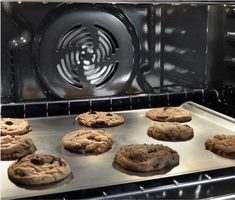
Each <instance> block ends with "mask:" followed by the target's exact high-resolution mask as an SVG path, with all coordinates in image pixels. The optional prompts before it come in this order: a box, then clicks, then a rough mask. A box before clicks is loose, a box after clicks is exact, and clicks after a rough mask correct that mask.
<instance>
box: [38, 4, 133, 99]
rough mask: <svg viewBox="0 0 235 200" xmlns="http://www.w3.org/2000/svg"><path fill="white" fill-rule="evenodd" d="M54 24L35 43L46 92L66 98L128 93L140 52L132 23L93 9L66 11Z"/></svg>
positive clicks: (82, 7)
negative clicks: (131, 27) (136, 44)
mask: <svg viewBox="0 0 235 200" xmlns="http://www.w3.org/2000/svg"><path fill="white" fill-rule="evenodd" d="M52 19H53V20H51V21H49V22H47V23H46V24H45V23H44V27H45V28H44V29H43V31H41V33H40V34H39V36H40V38H39V39H37V40H36V41H37V42H38V45H37V50H36V54H37V59H36V60H37V71H38V75H39V78H40V80H41V83H42V84H43V86H45V89H46V90H47V91H49V92H50V93H52V94H54V95H56V96H58V97H62V98H76V97H81V96H82V97H83V96H110V95H115V94H120V93H122V92H125V90H126V89H127V87H128V86H129V84H130V83H131V81H132V80H133V77H134V73H135V69H134V68H135V59H136V56H135V51H137V47H135V45H133V43H135V42H136V41H135V36H136V35H135V33H134V32H133V31H132V29H130V28H128V27H130V25H129V24H127V23H129V21H128V20H127V19H126V18H125V17H124V16H122V18H121V17H118V15H114V14H112V13H111V12H110V11H109V10H104V9H101V8H98V7H91V6H89V7H88V6H80V7H79V8H70V9H66V12H63V14H60V15H59V16H58V15H57V16H56V17H52ZM128 25H129V26H128Z"/></svg>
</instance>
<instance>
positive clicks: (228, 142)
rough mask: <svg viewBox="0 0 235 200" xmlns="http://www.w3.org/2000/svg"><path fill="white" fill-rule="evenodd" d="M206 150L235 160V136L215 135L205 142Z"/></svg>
mask: <svg viewBox="0 0 235 200" xmlns="http://www.w3.org/2000/svg"><path fill="white" fill-rule="evenodd" d="M205 148H206V149H207V150H210V151H211V152H213V153H216V154H218V155H221V156H225V157H231V158H235V135H223V134H222V135H215V136H214V138H213V139H208V140H207V141H206V142H205Z"/></svg>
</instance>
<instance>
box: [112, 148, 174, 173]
mask: <svg viewBox="0 0 235 200" xmlns="http://www.w3.org/2000/svg"><path fill="white" fill-rule="evenodd" d="M114 160H115V161H116V162H117V163H118V164H119V165H120V166H121V167H123V168H125V169H128V170H133V171H141V172H149V171H158V170H162V169H164V168H167V167H174V166H176V165H178V164H179V154H178V153H177V152H176V151H174V150H173V149H171V148H169V147H167V146H164V145H160V144H131V145H126V146H123V147H121V148H120V149H119V150H118V151H117V153H116V155H115V158H114Z"/></svg>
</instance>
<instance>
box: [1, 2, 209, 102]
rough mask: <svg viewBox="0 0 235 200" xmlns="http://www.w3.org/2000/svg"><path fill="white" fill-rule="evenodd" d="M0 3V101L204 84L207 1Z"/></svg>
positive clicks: (170, 89)
mask: <svg viewBox="0 0 235 200" xmlns="http://www.w3.org/2000/svg"><path fill="white" fill-rule="evenodd" d="M1 8H2V11H3V12H2V30H1V31H2V38H1V40H2V54H1V56H2V58H3V59H2V63H1V64H2V74H1V76H2V77H1V83H2V96H1V98H2V102H4V103H9V102H22V101H23V102H26V101H40V100H41V101H45V100H60V99H80V98H86V97H102V96H116V95H128V94H138V93H161V92H180V91H185V90H186V91H188V90H189V91H190V90H194V89H206V88H207V83H208V81H209V80H208V77H209V76H207V74H206V73H210V71H209V72H208V69H207V53H206V52H207V16H208V6H207V5H178V6H176V5H157V6H154V5H129V4H119V5H109V4H102V5H100V4H95V5H90V4H58V3H47V4H43V3H21V4H18V3H5V2H4V3H2V7H1ZM212 67H213V66H212ZM212 85H213V84H212Z"/></svg>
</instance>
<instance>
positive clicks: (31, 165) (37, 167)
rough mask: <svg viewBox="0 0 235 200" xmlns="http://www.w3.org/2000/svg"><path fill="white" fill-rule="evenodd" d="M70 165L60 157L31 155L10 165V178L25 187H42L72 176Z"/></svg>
mask: <svg viewBox="0 0 235 200" xmlns="http://www.w3.org/2000/svg"><path fill="white" fill-rule="evenodd" d="M70 171H71V170H70V167H69V165H68V164H67V163H66V162H65V161H64V160H63V159H62V158H60V157H56V156H53V155H47V154H31V155H28V156H26V157H23V158H21V159H18V160H17V161H16V162H14V163H13V164H11V165H10V167H9V168H8V177H9V179H10V180H11V181H13V182H15V183H19V184H23V185H40V184H47V183H53V182H56V181H59V180H62V179H64V178H65V177H67V176H68V175H69V174H70Z"/></svg>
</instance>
